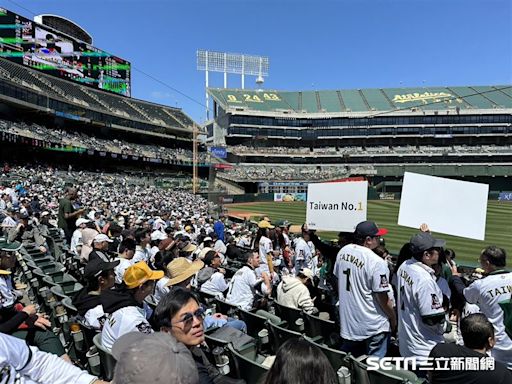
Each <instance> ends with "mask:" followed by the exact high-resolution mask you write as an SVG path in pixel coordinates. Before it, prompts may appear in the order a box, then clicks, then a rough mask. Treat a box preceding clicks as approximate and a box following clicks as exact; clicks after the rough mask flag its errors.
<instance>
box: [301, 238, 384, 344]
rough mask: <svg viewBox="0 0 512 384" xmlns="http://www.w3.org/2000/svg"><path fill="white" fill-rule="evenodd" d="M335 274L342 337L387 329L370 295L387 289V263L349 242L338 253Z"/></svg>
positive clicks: (364, 335)
mask: <svg viewBox="0 0 512 384" xmlns="http://www.w3.org/2000/svg"><path fill="white" fill-rule="evenodd" d="M306 246H307V245H306ZM334 274H335V276H337V277H338V292H339V300H340V324H341V337H342V338H344V339H347V340H354V341H358V340H365V339H367V338H369V337H371V336H374V335H377V334H379V333H382V332H389V331H390V330H391V328H390V324H389V320H388V317H387V316H386V314H385V313H384V311H383V310H382V308H381V307H380V304H379V303H378V302H377V299H376V297H375V296H374V295H373V293H380V292H385V293H386V294H387V292H388V291H389V283H388V279H389V276H388V275H389V269H388V265H387V263H386V262H385V261H384V260H382V259H381V258H380V257H379V256H377V255H376V254H375V253H374V252H373V251H372V250H371V249H369V248H366V247H363V246H360V245H357V244H349V245H346V246H344V247H343V248H342V249H341V250H340V251H339V252H338V255H337V256H336V264H335V265H334Z"/></svg>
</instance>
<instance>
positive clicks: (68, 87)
mask: <svg viewBox="0 0 512 384" xmlns="http://www.w3.org/2000/svg"><path fill="white" fill-rule="evenodd" d="M0 101H1V102H2V103H6V104H9V105H13V106H15V107H23V108H24V109H27V108H29V109H33V110H37V111H40V112H45V113H47V114H49V115H52V114H53V115H56V116H59V117H62V118H66V119H70V120H74V121H81V122H84V123H95V124H97V125H102V126H109V127H112V128H118V129H125V130H129V131H132V132H140V133H145V134H160V135H162V134H163V135H172V136H174V137H175V138H181V139H189V140H190V139H191V137H192V126H193V125H194V124H195V123H194V122H193V121H192V119H191V118H190V117H188V116H187V115H186V114H185V113H184V112H183V111H182V110H181V109H179V108H172V107H168V106H164V105H159V104H153V103H150V102H147V101H143V100H138V99H133V98H127V97H123V96H118V95H115V94H111V93H107V92H103V91H100V90H95V89H92V88H89V87H85V86H82V85H80V84H77V83H73V82H71V81H67V80H61V79H59V78H56V77H54V76H50V75H47V74H44V73H42V72H40V71H36V70H33V69H29V68H27V67H24V66H22V65H19V64H16V63H13V62H10V61H8V60H6V59H3V58H0Z"/></svg>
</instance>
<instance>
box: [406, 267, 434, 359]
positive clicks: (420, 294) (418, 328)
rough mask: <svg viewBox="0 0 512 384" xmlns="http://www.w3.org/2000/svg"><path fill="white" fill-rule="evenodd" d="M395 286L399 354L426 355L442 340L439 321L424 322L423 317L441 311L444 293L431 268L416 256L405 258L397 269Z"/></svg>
mask: <svg viewBox="0 0 512 384" xmlns="http://www.w3.org/2000/svg"><path fill="white" fill-rule="evenodd" d="M397 290H398V301H397V303H396V304H397V311H398V340H399V341H400V355H402V357H413V356H416V357H420V358H427V357H428V356H429V354H430V351H431V350H432V348H434V347H435V346H436V344H438V343H442V342H443V341H444V338H443V325H442V324H439V323H438V324H435V325H427V324H425V323H424V322H423V318H426V317H429V316H436V315H444V310H443V293H442V292H441V288H439V286H438V285H437V283H436V276H435V274H434V270H433V269H432V268H430V267H429V266H427V265H426V264H423V263H422V262H420V261H417V260H416V259H409V260H407V261H405V262H404V263H403V264H402V265H401V266H400V268H399V269H398V272H397Z"/></svg>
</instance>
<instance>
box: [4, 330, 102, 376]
mask: <svg viewBox="0 0 512 384" xmlns="http://www.w3.org/2000/svg"><path fill="white" fill-rule="evenodd" d="M29 349H30V351H31V352H32V357H31V358H30V352H29ZM29 359H30V360H29ZM4 366H9V367H10V374H11V380H9V381H8V384H10V383H14V378H15V377H16V374H17V373H19V374H20V376H21V379H22V383H25V384H34V383H52V384H69V383H74V384H90V383H92V382H93V381H94V380H97V378H96V377H95V376H92V375H90V374H89V373H88V372H87V371H82V370H81V369H80V368H78V367H75V366H74V365H73V364H70V363H68V362H66V361H64V360H62V359H61V358H60V357H58V356H57V355H54V354H52V353H46V352H42V351H40V350H39V349H37V348H36V347H29V346H27V344H26V342H25V340H21V339H18V338H16V337H13V336H9V335H6V334H4V333H0V367H4ZM2 383H3V381H2Z"/></svg>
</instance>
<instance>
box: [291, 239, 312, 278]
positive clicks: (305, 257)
mask: <svg viewBox="0 0 512 384" xmlns="http://www.w3.org/2000/svg"><path fill="white" fill-rule="evenodd" d="M302 267H307V268H309V269H313V253H312V252H311V247H310V246H309V244H308V243H306V241H305V240H304V239H303V238H302V237H299V238H298V239H297V242H296V243H295V268H296V269H297V272H298V270H299V269H301V268H302Z"/></svg>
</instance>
